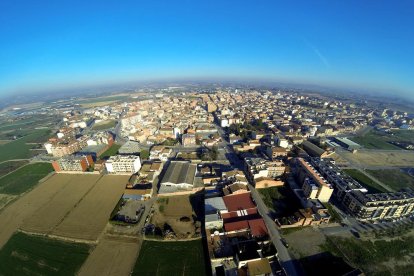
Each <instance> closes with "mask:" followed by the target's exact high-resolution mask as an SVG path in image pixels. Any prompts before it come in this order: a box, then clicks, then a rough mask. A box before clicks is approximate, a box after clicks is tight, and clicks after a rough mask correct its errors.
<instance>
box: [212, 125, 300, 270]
mask: <svg viewBox="0 0 414 276" xmlns="http://www.w3.org/2000/svg"><path fill="white" fill-rule="evenodd" d="M217 129H218V132H219V134H220V135H221V137H222V139H223V141H222V142H221V143H220V144H219V147H220V148H222V147H223V148H224V150H225V151H226V155H227V158H228V159H229V161H230V163H231V164H232V165H233V166H234V167H236V168H238V169H242V168H243V164H242V162H241V160H240V159H239V158H238V157H237V155H236V153H235V152H234V150H233V147H232V145H231V144H229V143H227V142H225V141H226V139H225V133H224V130H223V129H222V128H221V127H220V126H217ZM249 189H250V191H251V195H252V198H253V200H254V201H255V203H256V205H257V209H258V210H259V213H260V214H261V215H262V217H263V219H264V221H265V224H266V227H267V229H268V230H269V236H270V239H271V241H272V242H273V244H274V246H275V247H276V249H277V252H278V259H279V262H280V265H281V266H282V267H283V269H284V270H285V272H286V274H287V275H289V276H290V275H304V274H305V273H304V271H303V270H302V267H301V266H300V265H299V263H298V261H297V260H295V259H292V257H291V256H290V254H289V251H288V250H287V248H286V247H285V246H284V245H283V243H282V241H281V236H280V233H279V231H278V229H277V226H276V223H275V222H274V221H273V219H272V218H271V217H270V212H269V209H268V208H267V206H266V204H264V202H263V199H262V198H261V196H260V194H259V192H258V191H257V190H256V189H255V188H254V187H253V186H252V185H250V184H249Z"/></svg>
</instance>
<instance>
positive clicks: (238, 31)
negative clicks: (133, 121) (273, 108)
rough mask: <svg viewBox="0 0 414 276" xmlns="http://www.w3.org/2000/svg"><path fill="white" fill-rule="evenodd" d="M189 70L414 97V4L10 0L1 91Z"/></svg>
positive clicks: (1, 34)
mask: <svg viewBox="0 0 414 276" xmlns="http://www.w3.org/2000/svg"><path fill="white" fill-rule="evenodd" d="M183 77H185V78H201V77H207V78H210V77H212V78H214V77H221V78H230V79H234V78H241V79H243V78H261V79H274V80H282V81H288V82H302V83H304V82H305V83H306V82H309V83H315V84H320V85H336V86H351V87H374V88H380V89H390V90H393V91H398V90H399V91H402V92H401V93H405V95H413V94H414V89H413V87H414V1H411V0H398V1H391V0H389V1H385V0H364V1H361V0H347V1H333V0H326V1H317V0H312V1H310V0H304V1H286V0H284V1H276V0H269V1H260V0H257V1H242V0H238V1H231V0H220V1H215V0H206V1H196V0H188V1H179V0H175V1H157V0H151V1H149V0H147V1H138V0H137V1H129V0H123V1H118V0H113V1H103V0H99V1H93V0H88V1H86V0H83V1H77V0H71V1H63V0H62V1H58V0H52V1H42V0H36V1H21V0H2V1H0V96H1V95H5V94H11V93H23V92H30V91H40V90H45V91H46V90H53V89H60V88H70V87H81V86H83V85H94V84H106V83H111V82H123V81H131V80H146V79H163V78H183ZM413 98H414V96H413Z"/></svg>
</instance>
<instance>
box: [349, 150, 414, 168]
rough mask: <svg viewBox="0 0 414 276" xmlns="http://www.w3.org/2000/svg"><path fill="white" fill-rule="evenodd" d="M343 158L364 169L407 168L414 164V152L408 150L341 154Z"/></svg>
mask: <svg viewBox="0 0 414 276" xmlns="http://www.w3.org/2000/svg"><path fill="white" fill-rule="evenodd" d="M341 157H343V158H344V159H346V160H349V161H350V162H351V163H352V164H355V165H357V166H360V167H363V168H370V167H383V166H387V167H407V165H409V164H414V152H412V151H407V150H397V151H381V150H377V151H371V150H370V151H368V150H359V151H358V152H356V153H351V152H345V151H344V152H341Z"/></svg>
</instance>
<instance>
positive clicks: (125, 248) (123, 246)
mask: <svg viewBox="0 0 414 276" xmlns="http://www.w3.org/2000/svg"><path fill="white" fill-rule="evenodd" d="M139 245H140V243H139V242H138V241H137V240H136V239H128V238H115V237H104V238H103V239H100V240H99V243H98V245H97V246H96V247H95V249H94V250H93V251H92V253H91V254H90V255H89V257H88V259H86V261H85V263H84V265H83V266H82V268H81V270H80V271H79V275H80V276H88V275H130V272H131V270H132V268H133V266H134V264H135V261H136V260H137V253H138V249H139Z"/></svg>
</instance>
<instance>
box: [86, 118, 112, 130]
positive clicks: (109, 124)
mask: <svg viewBox="0 0 414 276" xmlns="http://www.w3.org/2000/svg"><path fill="white" fill-rule="evenodd" d="M116 123H117V122H116V121H114V120H109V121H104V122H99V123H97V124H94V125H93V127H92V129H93V130H105V129H109V128H114V127H115V126H116Z"/></svg>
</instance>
